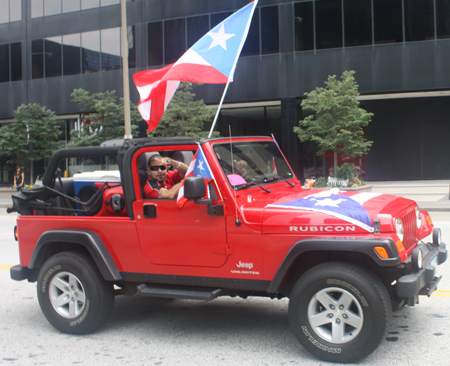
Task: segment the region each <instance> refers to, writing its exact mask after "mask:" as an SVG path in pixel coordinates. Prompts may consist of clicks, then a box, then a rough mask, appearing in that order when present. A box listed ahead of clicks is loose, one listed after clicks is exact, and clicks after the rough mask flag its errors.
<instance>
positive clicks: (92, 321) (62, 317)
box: [37, 252, 114, 334]
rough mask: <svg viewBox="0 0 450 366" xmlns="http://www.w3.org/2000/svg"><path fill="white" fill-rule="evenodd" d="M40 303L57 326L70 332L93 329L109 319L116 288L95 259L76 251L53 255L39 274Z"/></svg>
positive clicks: (65, 331) (38, 292)
mask: <svg viewBox="0 0 450 366" xmlns="http://www.w3.org/2000/svg"><path fill="white" fill-rule="evenodd" d="M37 294H38V300H39V305H40V307H41V310H42V312H43V313H44V315H45V317H46V318H47V320H48V321H49V322H50V324H52V325H53V326H54V327H55V328H56V329H58V330H59V331H61V332H63V333H68V334H87V333H91V332H93V331H94V330H96V329H97V328H99V327H100V326H101V325H103V324H104V323H105V322H106V320H107V319H108V317H109V315H110V314H111V312H112V309H113V306H114V290H113V286H112V284H109V283H107V282H106V281H105V280H104V279H103V277H102V276H101V274H100V272H99V271H98V269H97V267H96V266H95V264H94V262H93V261H92V260H91V259H90V258H89V257H87V256H85V255H83V254H79V253H75V252H63V253H59V254H56V255H54V256H52V257H50V258H49V259H48V260H47V261H46V262H45V263H44V265H43V266H42V268H41V269H40V271H39V275H38V286H37Z"/></svg>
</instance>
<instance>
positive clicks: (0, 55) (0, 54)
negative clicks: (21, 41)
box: [0, 44, 9, 83]
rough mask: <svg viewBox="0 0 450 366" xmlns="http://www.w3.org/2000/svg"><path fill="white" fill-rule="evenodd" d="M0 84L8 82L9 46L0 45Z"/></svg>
mask: <svg viewBox="0 0 450 366" xmlns="http://www.w3.org/2000/svg"><path fill="white" fill-rule="evenodd" d="M0 65H1V67H0V83H6V82H8V81H9V44H2V45H0Z"/></svg>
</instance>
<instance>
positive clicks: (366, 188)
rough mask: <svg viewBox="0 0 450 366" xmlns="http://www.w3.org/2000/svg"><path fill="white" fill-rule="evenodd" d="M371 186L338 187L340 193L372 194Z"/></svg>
mask: <svg viewBox="0 0 450 366" xmlns="http://www.w3.org/2000/svg"><path fill="white" fill-rule="evenodd" d="M372 187H373V185H372V184H367V185H365V186H358V187H338V188H339V190H340V191H357V192H372Z"/></svg>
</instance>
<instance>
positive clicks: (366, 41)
mask: <svg viewBox="0 0 450 366" xmlns="http://www.w3.org/2000/svg"><path fill="white" fill-rule="evenodd" d="M344 37H345V47H352V46H364V45H371V44H372V4H371V0H344Z"/></svg>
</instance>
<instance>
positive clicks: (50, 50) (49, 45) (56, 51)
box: [44, 36, 62, 78]
mask: <svg viewBox="0 0 450 366" xmlns="http://www.w3.org/2000/svg"><path fill="white" fill-rule="evenodd" d="M61 43H62V37H61V36H58V37H51V38H46V39H45V41H44V48H45V77H46V78H48V77H53V76H61V75H62V46H61Z"/></svg>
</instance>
